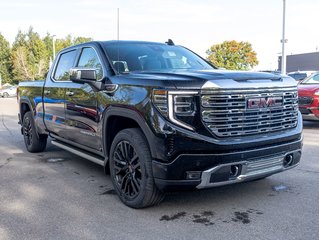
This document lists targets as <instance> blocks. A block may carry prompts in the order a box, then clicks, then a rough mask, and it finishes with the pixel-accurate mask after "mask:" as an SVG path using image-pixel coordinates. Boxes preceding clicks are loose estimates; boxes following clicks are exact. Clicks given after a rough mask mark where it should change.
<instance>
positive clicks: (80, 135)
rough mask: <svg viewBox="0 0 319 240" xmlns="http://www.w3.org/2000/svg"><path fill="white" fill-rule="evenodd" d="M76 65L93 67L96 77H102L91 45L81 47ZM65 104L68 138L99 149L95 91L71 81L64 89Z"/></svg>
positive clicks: (85, 85) (98, 60)
mask: <svg viewBox="0 0 319 240" xmlns="http://www.w3.org/2000/svg"><path fill="white" fill-rule="evenodd" d="M76 67H87V68H95V69H96V71H97V79H98V80H100V79H102V78H103V69H102V64H101V61H100V58H99V56H98V53H97V51H96V50H95V49H94V48H93V47H83V48H82V49H81V53H80V57H79V60H78V62H77V64H76ZM65 106H66V130H67V136H68V139H69V140H71V141H72V142H74V143H78V144H80V145H82V146H86V147H89V148H92V149H94V150H98V151H101V148H102V146H101V140H100V138H99V135H98V122H99V114H98V111H97V106H98V102H97V92H96V91H94V90H93V89H92V87H91V86H90V85H88V84H77V83H72V84H70V85H69V86H68V88H67V89H66V102H65Z"/></svg>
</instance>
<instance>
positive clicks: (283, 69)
mask: <svg viewBox="0 0 319 240" xmlns="http://www.w3.org/2000/svg"><path fill="white" fill-rule="evenodd" d="M285 27H286V0H283V19H282V39H281V44H282V51H281V73H282V74H286V53H285V43H287V42H288V40H287V39H286V38H285Z"/></svg>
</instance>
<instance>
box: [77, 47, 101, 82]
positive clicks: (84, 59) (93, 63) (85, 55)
mask: <svg viewBox="0 0 319 240" xmlns="http://www.w3.org/2000/svg"><path fill="white" fill-rule="evenodd" d="M77 67H87V68H95V69H96V77H97V79H102V77H103V69H102V65H101V62H100V60H99V58H98V56H97V54H96V52H95V50H94V49H93V48H83V50H82V53H81V56H80V60H79V63H78V65H77Z"/></svg>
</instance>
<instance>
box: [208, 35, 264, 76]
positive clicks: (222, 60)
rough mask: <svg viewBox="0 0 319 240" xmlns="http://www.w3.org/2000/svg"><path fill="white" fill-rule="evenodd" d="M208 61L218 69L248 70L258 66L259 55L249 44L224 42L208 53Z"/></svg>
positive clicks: (212, 47) (213, 47) (214, 46)
mask: <svg viewBox="0 0 319 240" xmlns="http://www.w3.org/2000/svg"><path fill="white" fill-rule="evenodd" d="M206 53H207V54H208V57H207V60H208V61H210V62H211V63H212V64H214V65H215V66H217V67H221V68H226V69H230V70H248V69H251V68H253V67H254V66H256V65H257V64H258V60H257V54H256V52H255V51H254V50H253V49H252V46H251V44H250V43H249V42H237V41H234V40H232V41H224V42H223V43H221V44H216V45H213V46H211V47H210V49H208V50H207V51H206Z"/></svg>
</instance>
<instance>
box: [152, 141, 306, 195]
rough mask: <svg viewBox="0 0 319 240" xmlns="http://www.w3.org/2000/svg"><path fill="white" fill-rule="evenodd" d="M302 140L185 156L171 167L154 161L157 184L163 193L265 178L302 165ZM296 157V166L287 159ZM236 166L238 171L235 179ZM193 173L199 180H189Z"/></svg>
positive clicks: (178, 158) (171, 164) (180, 157)
mask: <svg viewBox="0 0 319 240" xmlns="http://www.w3.org/2000/svg"><path fill="white" fill-rule="evenodd" d="M301 149H302V138H300V139H298V140H296V141H293V142H288V143H284V144H280V145H273V146H267V147H261V148H256V149H253V150H246V151H236V152H229V153H221V154H181V155H179V156H178V157H177V158H176V159H175V160H174V161H173V162H171V163H162V162H158V161H155V160H154V161H153V175H154V180H155V184H156V185H157V187H158V188H159V189H161V190H162V191H176V190H191V189H196V188H197V189H202V188H208V187H214V186H221V185H227V184H232V183H237V182H242V181H249V180H253V179H258V178H263V177H266V176H269V175H272V174H275V173H278V172H282V171H285V170H288V169H291V168H293V167H295V166H297V165H298V163H299V161H300V158H301ZM288 155H292V157H293V158H292V162H291V163H290V164H288V165H286V162H285V159H286V157H287V156H288ZM232 166H237V167H238V169H237V170H238V172H237V173H236V174H235V175H234V171H232V170H233V169H232ZM189 173H195V174H197V176H198V178H197V179H188V174H189Z"/></svg>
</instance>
